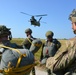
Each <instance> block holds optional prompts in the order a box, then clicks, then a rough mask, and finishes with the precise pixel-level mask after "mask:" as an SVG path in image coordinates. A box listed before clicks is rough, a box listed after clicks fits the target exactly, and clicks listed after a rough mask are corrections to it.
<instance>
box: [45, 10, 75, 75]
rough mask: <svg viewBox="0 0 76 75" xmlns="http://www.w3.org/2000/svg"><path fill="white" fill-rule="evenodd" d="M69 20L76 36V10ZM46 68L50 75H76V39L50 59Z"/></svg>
mask: <svg viewBox="0 0 76 75" xmlns="http://www.w3.org/2000/svg"><path fill="white" fill-rule="evenodd" d="M69 19H70V21H71V23H72V29H73V32H74V34H76V9H74V10H73V11H72V13H71V14H70V16H69ZM46 67H47V68H48V69H50V70H51V74H50V75H76V37H74V38H71V39H69V40H68V41H67V43H66V47H65V50H63V51H60V52H59V53H57V54H56V55H55V56H54V57H50V58H48V59H47V63H46Z"/></svg>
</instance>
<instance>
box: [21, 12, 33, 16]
mask: <svg viewBox="0 0 76 75" xmlns="http://www.w3.org/2000/svg"><path fill="white" fill-rule="evenodd" d="M20 13H22V14H25V15H29V16H32V15H30V14H27V13H24V12H20Z"/></svg>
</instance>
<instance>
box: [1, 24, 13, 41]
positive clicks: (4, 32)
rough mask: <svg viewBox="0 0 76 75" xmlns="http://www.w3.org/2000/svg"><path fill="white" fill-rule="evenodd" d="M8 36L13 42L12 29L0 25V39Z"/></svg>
mask: <svg viewBox="0 0 76 75" xmlns="http://www.w3.org/2000/svg"><path fill="white" fill-rule="evenodd" d="M6 35H7V36H9V39H10V40H11V38H12V35H11V31H10V28H7V27H6V26H4V25H0V37H3V36H6Z"/></svg>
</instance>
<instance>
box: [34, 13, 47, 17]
mask: <svg viewBox="0 0 76 75" xmlns="http://www.w3.org/2000/svg"><path fill="white" fill-rule="evenodd" d="M35 16H36V17H39V16H47V14H43V15H35Z"/></svg>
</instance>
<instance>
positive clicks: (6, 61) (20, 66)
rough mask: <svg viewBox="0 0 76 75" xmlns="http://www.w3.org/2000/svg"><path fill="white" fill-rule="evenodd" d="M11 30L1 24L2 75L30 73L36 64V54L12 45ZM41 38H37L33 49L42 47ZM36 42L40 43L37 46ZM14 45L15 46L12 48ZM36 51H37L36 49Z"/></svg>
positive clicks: (25, 74) (0, 64)
mask: <svg viewBox="0 0 76 75" xmlns="http://www.w3.org/2000/svg"><path fill="white" fill-rule="evenodd" d="M10 35H11V31H10V29H9V28H7V27H6V26H3V25H2V26H0V51H1V52H2V56H1V62H0V75H29V73H30V71H31V69H32V68H33V67H34V66H35V64H34V55H33V53H32V52H31V51H30V50H28V49H16V48H15V46H13V45H14V44H13V45H11V43H9V42H8V41H10V40H9V39H8V38H9V36H10ZM39 42H40V40H37V41H36V40H35V41H34V43H33V46H31V50H32V51H34V50H36V51H37V49H39V48H40V46H41V43H39ZM35 43H38V45H40V46H37V45H35ZM12 47H13V48H12ZM34 52H35V51H34Z"/></svg>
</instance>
